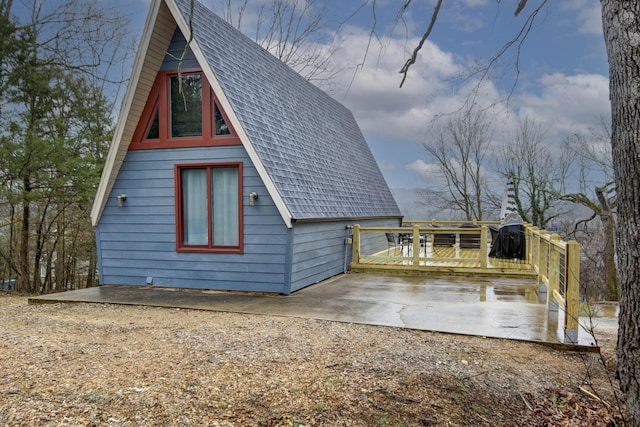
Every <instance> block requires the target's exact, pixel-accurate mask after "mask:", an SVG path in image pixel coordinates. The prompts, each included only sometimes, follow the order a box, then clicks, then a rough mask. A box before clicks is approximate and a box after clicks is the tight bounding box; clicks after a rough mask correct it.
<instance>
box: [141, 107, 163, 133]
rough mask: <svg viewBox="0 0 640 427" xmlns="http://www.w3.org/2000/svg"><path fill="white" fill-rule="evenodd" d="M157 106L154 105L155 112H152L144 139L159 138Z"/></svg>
mask: <svg viewBox="0 0 640 427" xmlns="http://www.w3.org/2000/svg"><path fill="white" fill-rule="evenodd" d="M159 114H160V113H159V112H158V106H157V105H156V112H155V113H153V119H152V120H151V125H150V126H149V130H148V131H147V136H145V138H144V139H159V138H160V119H159V117H158V116H159Z"/></svg>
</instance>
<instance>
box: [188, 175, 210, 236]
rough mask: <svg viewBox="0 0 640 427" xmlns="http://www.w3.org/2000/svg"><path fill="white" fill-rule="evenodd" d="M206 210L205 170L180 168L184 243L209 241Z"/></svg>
mask: <svg viewBox="0 0 640 427" xmlns="http://www.w3.org/2000/svg"><path fill="white" fill-rule="evenodd" d="M207 217H208V210H207V170H206V169H183V170H182V222H183V227H184V229H183V233H182V235H183V237H184V242H183V244H185V245H207V244H208V242H209V231H208V222H209V221H208V219H207Z"/></svg>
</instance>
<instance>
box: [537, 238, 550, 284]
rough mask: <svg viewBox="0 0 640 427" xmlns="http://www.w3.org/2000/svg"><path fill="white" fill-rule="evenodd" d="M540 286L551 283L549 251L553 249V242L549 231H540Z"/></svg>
mask: <svg viewBox="0 0 640 427" xmlns="http://www.w3.org/2000/svg"><path fill="white" fill-rule="evenodd" d="M538 242H540V243H539V245H540V246H539V248H538V270H539V275H538V277H539V278H540V280H538V284H540V283H543V284H544V283H549V250H550V247H551V240H550V239H549V232H548V231H547V230H540V239H539V240H538Z"/></svg>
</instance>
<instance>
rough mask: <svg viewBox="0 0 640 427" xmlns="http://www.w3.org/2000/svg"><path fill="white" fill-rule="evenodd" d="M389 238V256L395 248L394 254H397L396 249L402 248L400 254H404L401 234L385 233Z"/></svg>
mask: <svg viewBox="0 0 640 427" xmlns="http://www.w3.org/2000/svg"><path fill="white" fill-rule="evenodd" d="M384 234H385V236H387V255H389V251H390V250H391V248H393V254H394V255H395V254H396V248H400V253H402V239H401V238H400V235H399V234H395V233H384Z"/></svg>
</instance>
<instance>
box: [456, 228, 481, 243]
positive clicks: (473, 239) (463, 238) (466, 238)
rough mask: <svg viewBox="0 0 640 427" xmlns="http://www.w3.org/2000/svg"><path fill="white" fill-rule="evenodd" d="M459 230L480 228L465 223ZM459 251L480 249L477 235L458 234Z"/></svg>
mask: <svg viewBox="0 0 640 427" xmlns="http://www.w3.org/2000/svg"><path fill="white" fill-rule="evenodd" d="M459 228H480V226H479V225H478V224H471V223H465V224H462V225H460V227H459ZM460 249H480V235H479V234H463V233H460Z"/></svg>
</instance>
